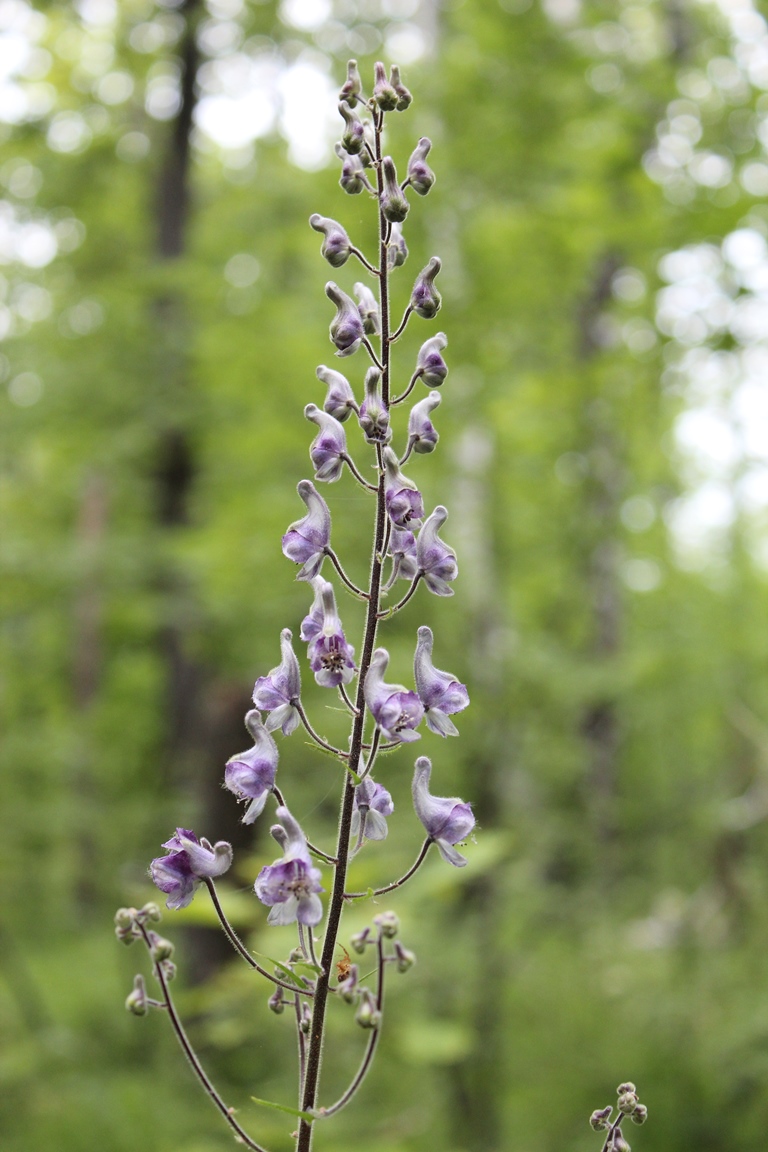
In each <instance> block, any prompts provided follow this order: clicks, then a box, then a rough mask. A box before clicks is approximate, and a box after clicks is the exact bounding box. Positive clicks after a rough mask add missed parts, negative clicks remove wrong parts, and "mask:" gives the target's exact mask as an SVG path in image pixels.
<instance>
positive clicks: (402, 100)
mask: <svg viewBox="0 0 768 1152" xmlns="http://www.w3.org/2000/svg"><path fill="white" fill-rule="evenodd" d="M389 82H390V84H391V85H392V87H393V88H394V90H395V92H396V93H397V104H396V105H395V108H396V109H397V111H398V112H405V110H406V108H408V107H409V106H410V105H411V104H412V103H413V96H411V94H410V92H409V91H408V89H407V88H406V86H405V84H403V82H402V80H401V79H400V69H399V68H398V66H397V64H393V65H392V66H391V67H390V69H389Z"/></svg>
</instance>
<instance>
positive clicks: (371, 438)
mask: <svg viewBox="0 0 768 1152" xmlns="http://www.w3.org/2000/svg"><path fill="white" fill-rule="evenodd" d="M380 380H381V372H379V370H378V368H369V369H368V371H367V372H366V374H365V399H364V400H363V402H362V404H361V405H360V413H359V417H358V418H359V420H360V427H361V428H362V430H363V432H364V434H365V439H366V441H367V442H368V443H369V444H388V443H389V441H390V440H391V439H392V429H391V428H390V426H389V412H388V411H387V409H386V408H385V407H384V403H383V401H382V399H381V396H379V381H380Z"/></svg>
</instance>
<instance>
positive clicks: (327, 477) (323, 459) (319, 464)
mask: <svg viewBox="0 0 768 1152" xmlns="http://www.w3.org/2000/svg"><path fill="white" fill-rule="evenodd" d="M304 415H305V416H306V418H307V420H311V421H312V422H313V424H317V426H318V429H319V431H318V433H317V436H315V438H314V440H313V441H312V444H311V446H310V449H309V458H310V460H311V461H312V464H313V467H314V469H315V480H324V481H326V482H327V483H329V484H332V483H333V482H334V481H335V480H338V479H339V477H340V476H341V473H342V469H343V467H344V457H345V456H346V453H347V437H346V434H345V432H344V429H343V427H342V426H341V424H340V423H339V421H338V420H337V419H336V418H335V416H329V415H328V413H327V412H324V411H323V410H322V408H318V406H317V404H307V405H306V407H305V408H304Z"/></svg>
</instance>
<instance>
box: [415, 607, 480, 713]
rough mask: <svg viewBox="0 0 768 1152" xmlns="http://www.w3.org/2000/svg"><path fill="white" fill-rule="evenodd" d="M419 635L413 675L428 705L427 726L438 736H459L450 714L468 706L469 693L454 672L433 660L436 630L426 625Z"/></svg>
mask: <svg viewBox="0 0 768 1152" xmlns="http://www.w3.org/2000/svg"><path fill="white" fill-rule="evenodd" d="M418 637H419V638H418V641H417V643H416V654H415V656H414V659H413V676H414V681H415V683H416V691H417V692H418V694H419V699H420V700H421V702H422V704H423V705H424V719H425V720H426V722H427V728H429V730H430V732H436V733H437V735H438V736H458V734H459V731H458V728H457V727H456V725H455V724H454V723H453V721H452V720H450V719H449V716H452V715H453V714H454V713H455V712H462V711H463V710H464V709H465V708H466V707H467V705H468V704H469V693H468V692H467V689H466V687H465V686H464V685H463V684H460V683H459V681H458V680H457V679H456V677H455V676H452V675H451V673H450V672H440V671H439V670H438V669H437V668H435V666H434V664H433V663H432V645H433V643H434V637H433V635H432V629H431V628H427V626H426V625H422V627H421V628H419V631H418Z"/></svg>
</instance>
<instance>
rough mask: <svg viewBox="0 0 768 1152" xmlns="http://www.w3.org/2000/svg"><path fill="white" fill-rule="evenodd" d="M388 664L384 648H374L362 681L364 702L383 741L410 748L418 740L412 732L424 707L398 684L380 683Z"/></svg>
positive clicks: (416, 733)
mask: <svg viewBox="0 0 768 1152" xmlns="http://www.w3.org/2000/svg"><path fill="white" fill-rule="evenodd" d="M388 664H389V653H388V652H387V650H386V648H376V650H375V651H374V653H373V655H372V656H371V663H370V666H369V668H368V674H367V676H366V677H365V702H366V704H367V705H368V709H369V710H370V713H371V715H372V716H373V718H374V720H375V721H376V725H377V727H378V728H380V729H381V732H382V734H383V735H384V736H385V737H386V738H387V740H399V741H401V743H403V744H410V743H412V742H413V741H414V740H420V739H421V737H420V735H419V733H418V732H415V731H414V729H415V728H418V726H419V724H420V723H421V721H422V718H423V716H424V707H423V705H422V703H421V700H419V698H418V696H417V695H416V693H415V692H409V691H408V689H407V688H405V687H404V686H403V685H402V684H385V683H384V673H385V672H386V670H387V665H388Z"/></svg>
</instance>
